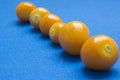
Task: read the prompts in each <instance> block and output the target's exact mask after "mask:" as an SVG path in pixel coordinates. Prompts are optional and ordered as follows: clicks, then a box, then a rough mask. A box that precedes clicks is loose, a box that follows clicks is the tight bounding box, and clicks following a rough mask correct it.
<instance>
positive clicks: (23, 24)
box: [16, 20, 30, 27]
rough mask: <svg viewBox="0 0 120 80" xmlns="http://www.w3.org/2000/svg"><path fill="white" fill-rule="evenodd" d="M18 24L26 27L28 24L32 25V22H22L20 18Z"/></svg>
mask: <svg viewBox="0 0 120 80" xmlns="http://www.w3.org/2000/svg"><path fill="white" fill-rule="evenodd" d="M16 25H18V26H21V27H24V26H26V25H30V23H29V22H21V21H19V20H18V21H16Z"/></svg>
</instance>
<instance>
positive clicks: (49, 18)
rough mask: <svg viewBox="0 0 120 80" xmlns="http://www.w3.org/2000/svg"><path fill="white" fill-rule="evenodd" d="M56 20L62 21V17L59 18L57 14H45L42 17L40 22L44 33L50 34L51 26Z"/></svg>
mask: <svg viewBox="0 0 120 80" xmlns="http://www.w3.org/2000/svg"><path fill="white" fill-rule="evenodd" d="M56 22H62V20H61V18H59V17H58V16H57V15H55V14H46V15H45V16H43V17H42V19H41V20H40V23H39V27H40V30H41V32H42V33H43V34H46V35H49V29H50V27H51V26H52V25H53V24H54V23H56Z"/></svg>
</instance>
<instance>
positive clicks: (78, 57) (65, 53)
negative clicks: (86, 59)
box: [61, 51, 80, 62]
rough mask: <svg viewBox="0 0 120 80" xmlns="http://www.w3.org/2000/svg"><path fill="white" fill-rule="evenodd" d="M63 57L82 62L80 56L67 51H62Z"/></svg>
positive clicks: (67, 59) (66, 59) (68, 60)
mask: <svg viewBox="0 0 120 80" xmlns="http://www.w3.org/2000/svg"><path fill="white" fill-rule="evenodd" d="M61 57H62V58H63V59H64V60H65V61H67V62H80V56H72V55H70V54H68V53H67V52H65V51H62V52H61Z"/></svg>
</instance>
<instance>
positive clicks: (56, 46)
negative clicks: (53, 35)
mask: <svg viewBox="0 0 120 80" xmlns="http://www.w3.org/2000/svg"><path fill="white" fill-rule="evenodd" d="M50 46H51V47H53V48H55V49H61V48H62V47H61V46H60V44H56V43H53V42H52V41H51V42H50Z"/></svg>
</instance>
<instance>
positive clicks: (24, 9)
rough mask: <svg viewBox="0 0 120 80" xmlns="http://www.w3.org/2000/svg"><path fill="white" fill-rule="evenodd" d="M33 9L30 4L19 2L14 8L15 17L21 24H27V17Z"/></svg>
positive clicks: (33, 6)
mask: <svg viewBox="0 0 120 80" xmlns="http://www.w3.org/2000/svg"><path fill="white" fill-rule="evenodd" d="M35 8H36V7H35V5H34V4H33V3H31V2H21V3H20V4H19V5H18V6H17V7H16V15H17V16H18V18H19V19H20V20H21V21H22V22H29V15H30V13H31V11H32V10H33V9H35Z"/></svg>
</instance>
